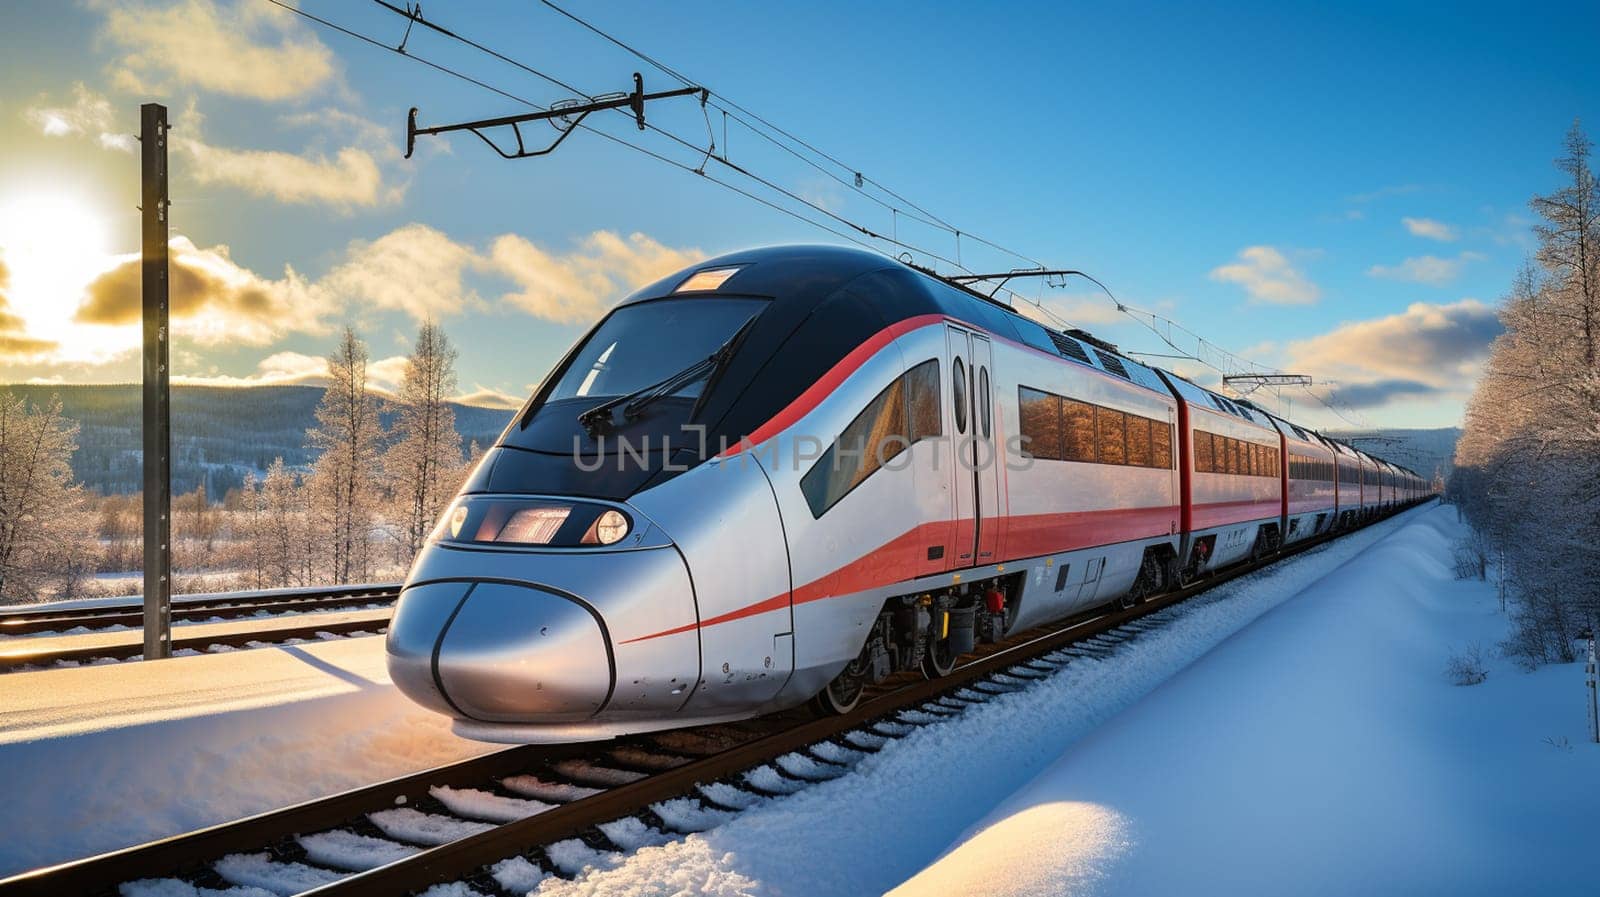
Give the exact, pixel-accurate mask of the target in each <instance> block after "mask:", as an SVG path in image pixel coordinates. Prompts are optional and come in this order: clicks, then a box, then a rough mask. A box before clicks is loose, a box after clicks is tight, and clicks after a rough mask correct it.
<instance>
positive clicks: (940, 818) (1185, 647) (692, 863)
mask: <svg viewBox="0 0 1600 897" xmlns="http://www.w3.org/2000/svg"><path fill="white" fill-rule="evenodd" d="M1416 513H1417V512H1412V513H1411V514H1409V515H1402V516H1401V517H1398V518H1396V519H1394V520H1390V521H1386V522H1383V523H1380V524H1377V525H1376V526H1373V527H1369V528H1367V529H1365V530H1362V531H1359V532H1356V533H1353V534H1351V535H1349V536H1347V537H1345V538H1343V539H1340V540H1337V541H1335V542H1332V543H1329V544H1328V545H1325V546H1322V547H1320V548H1318V549H1315V550H1313V551H1311V552H1308V553H1306V554H1303V555H1300V556H1299V557H1296V558H1293V559H1291V560H1289V561H1286V562H1284V563H1282V564H1277V565H1274V566H1273V567H1270V568H1268V569H1266V570H1263V571H1260V572H1258V573H1256V574H1253V575H1251V576H1249V577H1246V578H1243V579H1239V580H1235V581H1233V582H1231V583H1228V584H1226V585H1224V586H1221V587H1219V588H1217V589H1214V590H1212V591H1211V592H1209V593H1207V594H1206V595H1205V596H1202V597H1200V598H1197V599H1194V600H1192V601H1190V602H1186V603H1185V604H1184V605H1182V606H1180V607H1178V608H1174V609H1172V610H1169V611H1164V612H1162V618H1163V619H1165V620H1167V624H1166V625H1164V626H1161V627H1159V628H1157V629H1153V630H1152V631H1150V632H1147V633H1145V634H1143V635H1141V636H1140V637H1139V638H1138V639H1136V640H1134V641H1132V642H1129V643H1127V644H1125V645H1121V646H1119V647H1117V648H1116V650H1115V654H1114V656H1112V657H1110V658H1109V659H1105V660H1100V659H1094V658H1080V659H1073V660H1071V662H1070V663H1069V664H1068V665H1067V666H1066V667H1065V668H1063V669H1062V670H1061V671H1060V672H1059V673H1057V674H1056V675H1054V676H1052V677H1051V678H1049V679H1048V680H1045V681H1042V682H1038V683H1027V684H1026V687H1025V688H1022V689H1021V690H1019V691H1017V692H1016V693H1012V694H1005V695H1001V696H998V697H986V700H985V702H984V703H982V704H979V705H974V706H970V707H967V708H966V709H965V710H963V711H962V712H961V714H960V715H959V716H957V717H955V718H954V719H951V720H946V721H942V722H938V723H933V724H930V725H927V726H925V727H921V728H916V727H912V726H908V725H902V726H898V727H889V726H883V727H880V728H881V729H882V731H885V732H889V731H904V732H905V733H906V734H905V736H904V737H903V738H900V739H898V740H891V739H888V738H885V737H883V736H871V735H865V736H863V735H852V736H849V737H848V738H847V739H845V740H846V741H847V742H848V743H853V744H856V745H859V746H863V747H865V748H868V749H871V748H877V747H881V748H882V749H881V750H880V751H879V752H878V753H876V754H867V755H864V756H861V757H860V759H859V761H858V762H856V765H855V767H854V769H853V770H852V771H850V772H848V773H846V774H844V775H841V776H839V777H837V778H835V779H833V780H831V781H827V782H822V783H819V784H815V785H807V786H805V787H804V788H802V789H801V790H799V791H798V792H796V793H794V794H791V795H788V796H784V797H778V798H771V799H767V798H760V797H757V796H755V795H752V794H750V793H749V792H747V791H740V790H739V789H736V788H733V787H731V786H729V785H727V784H721V783H718V784H711V785H705V786H702V787H701V791H702V792H703V793H704V794H706V796H707V797H709V798H710V799H712V800H714V801H715V802H716V803H718V804H721V805H724V806H732V807H748V809H746V810H745V811H744V812H741V813H739V814H738V815H737V816H735V817H734V818H733V819H732V820H730V821H729V822H727V823H726V824H724V825H721V826H718V827H716V828H712V829H709V830H707V831H704V832H702V833H700V834H694V835H688V836H684V837H679V838H675V839H674V840H672V841H669V842H667V843H665V844H662V845H659V846H653V847H645V848H643V849H641V850H639V851H637V852H635V853H633V854H631V855H629V856H627V857H625V858H621V859H620V860H614V859H612V858H611V857H609V856H607V855H604V854H598V855H597V854H595V852H593V851H589V855H588V856H582V855H566V856H563V857H561V858H559V859H558V857H557V856H556V855H555V853H554V852H553V851H552V853H551V860H552V862H555V863H556V864H557V866H559V867H560V868H561V869H562V871H564V872H566V873H567V874H569V875H572V874H574V873H575V872H576V877H575V878H571V879H549V880H546V881H544V882H543V883H541V884H540V886H539V889H538V890H537V892H536V893H537V894H538V895H539V897H568V895H590V894H592V895H608V894H618V893H620V894H628V895H640V897H643V895H663V897H665V895H675V894H681V893H693V894H696V895H710V897H719V895H728V897H732V895H741V897H743V895H753V894H756V895H804V897H831V895H841V897H843V895H850V897H854V895H860V894H871V893H883V892H884V891H887V890H889V889H890V888H893V887H895V886H896V885H898V884H900V883H901V882H903V881H905V880H906V879H907V878H910V877H911V876H912V875H914V874H916V873H917V872H918V871H919V870H920V869H922V868H923V867H924V866H926V865H927V864H928V863H930V862H931V861H933V860H935V859H936V858H938V856H939V855H940V854H941V853H943V852H944V851H945V849H946V848H948V847H949V846H950V845H951V843H952V842H953V841H955V840H956V839H957V838H958V837H959V836H961V835H962V833H963V832H965V831H966V830H967V828H968V827H969V826H971V825H972V824H973V823H974V822H976V821H978V820H979V819H981V818H983V817H984V816H985V815H987V814H988V813H989V812H990V811H991V810H992V809H994V807H995V806H996V805H997V804H999V803H1000V802H1001V801H1003V800H1005V799H1006V797H1007V796H1008V795H1010V794H1011V793H1012V792H1013V791H1015V790H1016V789H1017V788H1018V787H1020V786H1022V785H1024V784H1026V783H1027V782H1028V781H1029V780H1030V779H1032V778H1033V777H1034V776H1035V775H1037V774H1038V773H1039V772H1041V771H1042V770H1044V769H1045V768H1047V767H1048V766H1049V765H1050V764H1051V762H1052V761H1054V760H1055V759H1056V758H1057V757H1059V756H1061V754H1062V753H1063V751H1065V750H1067V749H1068V748H1069V747H1070V746H1071V745H1072V744H1073V743H1075V742H1077V741H1079V740H1080V739H1082V738H1084V736H1086V735H1087V734H1089V733H1090V732H1092V731H1094V730H1095V729H1096V728H1097V727H1099V726H1101V725H1103V724H1104V723H1105V722H1106V721H1107V720H1110V719H1112V718H1114V717H1115V716H1116V715H1117V714H1118V713H1119V712H1121V711H1123V710H1125V709H1127V708H1129V707H1131V706H1133V705H1134V704H1136V703H1137V702H1138V701H1139V700H1140V699H1141V698H1143V697H1144V696H1145V695H1148V694H1149V693H1151V692H1152V691H1154V690H1155V689H1156V688H1157V687H1158V686H1160V685H1161V684H1162V683H1163V682H1165V681H1167V680H1168V679H1170V678H1172V677H1173V676H1174V675H1176V674H1178V673H1179V672H1180V671H1183V670H1184V668H1185V667H1187V666H1188V665H1189V664H1191V663H1193V662H1194V661H1195V660H1196V659H1198V658H1200V657H1202V656H1204V655H1205V654H1206V653H1207V652H1209V651H1211V650H1212V649H1213V648H1216V647H1217V646H1218V645H1220V644H1223V643H1224V642H1226V641H1227V640H1228V639H1229V638H1230V637H1231V636H1233V635H1234V634H1235V633H1237V632H1238V631H1239V630H1241V629H1244V628H1245V627H1247V626H1248V625H1249V624H1250V623H1251V622H1252V621H1254V620H1256V619H1258V618H1260V617H1261V616H1262V615H1263V614H1266V613H1268V612H1269V611H1271V610H1272V609H1273V608H1274V607H1277V606H1279V605H1280V604H1283V603H1284V602H1285V601H1288V600H1289V599H1290V598H1291V597H1293V596H1294V595H1295V594H1296V593H1298V592H1300V591H1301V590H1303V589H1305V588H1306V587H1308V586H1310V585H1312V584H1313V583H1314V582H1316V581H1317V580H1318V579H1320V578H1322V577H1323V576H1324V575H1326V574H1328V573H1329V572H1331V571H1333V570H1334V569H1335V568H1337V567H1339V566H1340V565H1341V564H1344V563H1345V562H1346V561H1348V560H1349V559H1351V558H1353V557H1356V556H1357V555H1359V554H1361V553H1362V551H1363V550H1365V549H1366V548H1368V547H1369V546H1371V545H1373V544H1374V543H1375V542H1377V541H1379V540H1380V539H1382V538H1383V537H1384V536H1386V535H1389V534H1391V533H1393V532H1395V531H1396V530H1397V529H1398V528H1399V527H1400V526H1402V525H1403V524H1404V523H1405V522H1406V521H1408V520H1411V519H1414V518H1415V516H1416ZM1000 733H1004V735H1003V737H1001V734H1000ZM1163 737H1165V738H1171V733H1166V734H1165V735H1164V736H1163ZM814 749H815V750H817V751H818V753H819V755H823V756H826V755H827V754H825V753H823V752H824V751H825V750H827V751H833V752H837V753H834V756H836V757H840V758H841V759H845V758H848V757H849V756H850V755H849V754H847V753H846V752H844V751H842V750H840V749H838V748H837V747H834V748H825V747H824V746H822V745H819V746H817V747H816V748H814ZM1194 817H1195V813H1194V812H1192V811H1191V812H1187V813H1185V814H1183V818H1186V819H1194ZM1235 834H1236V835H1238V833H1235ZM1248 840H1249V839H1248V837H1241V841H1242V842H1244V843H1246V844H1247V843H1248ZM579 847H582V845H581V843H576V842H574V844H570V845H567V846H566V849H568V850H571V851H572V852H573V854H578V853H579V852H578V850H577V848H579ZM584 850H587V848H584ZM586 861H587V862H586ZM585 866H588V867H591V868H588V869H587V871H583V870H584V867H585ZM1175 890H1176V889H1168V891H1167V892H1168V893H1170V892H1174V891H1175ZM1185 890H1187V889H1185ZM1286 890H1288V891H1290V892H1293V891H1294V890H1295V889H1294V888H1288V889H1286ZM967 892H968V893H987V890H986V889H985V888H982V887H979V888H976V889H969V890H968V891H967ZM1255 892H1256V891H1254V890H1251V889H1246V890H1245V891H1242V892H1241V893H1255ZM1156 893H1160V891H1157V892H1156Z"/></svg>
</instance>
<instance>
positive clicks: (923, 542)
mask: <svg viewBox="0 0 1600 897" xmlns="http://www.w3.org/2000/svg"><path fill="white" fill-rule="evenodd" d="M1177 513H1178V507H1177V506H1176V505H1171V506H1167V507H1157V508H1114V509H1111V510H1105V511H1071V512H1067V513H1061V514H1025V515H1016V516H1012V517H1010V518H1007V519H1008V523H1009V527H1010V528H1009V530H1008V532H1007V545H1006V547H1007V552H1006V557H1005V558H1003V559H1002V560H1000V561H999V563H1006V562H1008V561H1012V560H1017V559H1019V558H1028V557H1038V556H1040V555H1045V554H1055V553H1058V552H1063V551H1075V550H1078V549H1081V548H1090V547H1093V546H1096V545H1109V544H1113V543H1116V542H1128V541H1132V540H1134V539H1148V538H1153V537H1155V536H1165V535H1169V534H1170V533H1171V532H1172V531H1173V529H1174V528H1175V527H1176V525H1177V518H1176V515H1177ZM967 525H968V526H969V527H970V525H971V523H970V521H968V522H967ZM954 526H956V524H955V523H953V522H950V521H939V522H937V523H924V524H922V525H920V526H917V527H915V528H913V529H911V530H909V531H907V532H904V533H902V534H900V535H899V536H896V537H895V538H893V539H891V540H889V541H888V542H885V543H884V544H882V545H880V546H878V547H877V548H875V549H873V550H872V551H869V552H867V553H866V554H864V555H862V556H861V557H859V558H856V559H855V560H853V561H851V562H850V563H848V564H845V565H844V566H843V567H840V568H839V569H837V570H834V571H832V572H831V573H828V574H825V575H823V576H821V577H818V578H817V579H814V580H812V581H810V582H808V583H805V584H804V585H801V586H798V587H796V588H795V590H794V597H793V603H794V604H797V605H798V604H807V603H809V602H812V601H821V600H823V599H825V598H833V597H836V596H839V595H854V594H856V593H858V592H864V591H867V590H869V589H874V588H878V587H880V586H887V585H893V584H894V583H897V582H904V581H906V580H910V579H915V578H916V576H917V572H916V571H917V569H918V565H919V564H920V563H921V562H922V561H923V560H924V559H926V558H927V552H928V548H929V546H934V545H944V544H946V540H947V539H948V538H949V535H950V529H951V528H952V527H954ZM969 531H970V529H969ZM789 604H790V601H789V596H788V595H774V596H773V597H771V598H767V599H765V600H763V601H758V602H756V603H754V604H749V605H746V606H744V607H741V608H738V609H736V610H732V611H729V612H727V613H725V614H719V615H717V616H715V617H710V618H708V619H707V620H706V621H705V622H704V623H702V624H700V625H701V626H715V625H716V624H718V623H727V622H729V621H732V620H742V619H744V618H745V617H753V616H755V615H757V614H764V613H769V612H771V611H776V610H782V609H783V608H785V607H788V606H789ZM694 628H695V624H693V623H687V624H684V625H682V626H675V627H673V628H671V629H663V630H662V631H660V632H653V633H650V634H649V635H641V636H639V637H637V638H631V639H628V640H626V641H624V642H623V643H622V644H624V645H627V644H632V643H633V642H642V641H646V640H649V639H653V638H661V637H663V636H668V635H677V634H679V633H683V632H689V631H691V630H693V629H694Z"/></svg>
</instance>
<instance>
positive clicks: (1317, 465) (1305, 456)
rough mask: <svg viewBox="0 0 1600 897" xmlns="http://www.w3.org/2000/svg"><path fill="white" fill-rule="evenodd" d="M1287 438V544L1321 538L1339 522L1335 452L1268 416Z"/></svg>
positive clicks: (1285, 478)
mask: <svg viewBox="0 0 1600 897" xmlns="http://www.w3.org/2000/svg"><path fill="white" fill-rule="evenodd" d="M1267 417H1268V419H1270V420H1271V421H1272V424H1273V426H1275V427H1277V428H1278V432H1279V433H1280V434H1282V437H1283V453H1284V457H1285V458H1287V459H1288V463H1286V464H1284V465H1283V484H1282V487H1281V488H1282V489H1283V524H1282V526H1283V541H1284V544H1286V545H1287V544H1289V543H1291V542H1298V541H1300V540H1301V539H1306V538H1310V537H1311V536H1316V535H1321V534H1322V533H1324V532H1327V531H1328V530H1330V529H1332V528H1333V525H1334V521H1335V520H1336V519H1337V508H1338V494H1337V492H1338V490H1337V488H1336V485H1335V480H1334V470H1333V468H1334V459H1335V455H1334V451H1333V449H1331V448H1329V447H1328V444H1327V443H1325V442H1323V441H1322V440H1321V439H1320V438H1319V437H1317V436H1316V435H1315V434H1314V433H1312V432H1311V431H1309V430H1306V429H1303V428H1301V427H1299V426H1296V425H1295V424H1292V423H1290V422H1289V421H1286V420H1284V419H1282V418H1280V417H1277V416H1275V415H1270V414H1269V415H1267Z"/></svg>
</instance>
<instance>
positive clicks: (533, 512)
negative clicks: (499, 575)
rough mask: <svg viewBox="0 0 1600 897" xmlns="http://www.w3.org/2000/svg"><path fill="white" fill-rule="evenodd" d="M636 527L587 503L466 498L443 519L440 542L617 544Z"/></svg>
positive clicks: (561, 545)
mask: <svg viewBox="0 0 1600 897" xmlns="http://www.w3.org/2000/svg"><path fill="white" fill-rule="evenodd" d="M632 528H633V521H631V520H630V519H629V518H628V515H627V514H624V513H623V512H621V511H619V510H617V509H615V508H608V507H605V506H603V505H598V504H593V503H590V502H583V501H575V502H568V501H558V500H551V499H541V498H523V497H521V496H510V495H503V496H502V495H464V496H462V497H460V498H458V499H456V501H455V503H454V504H452V505H451V506H450V507H449V508H448V509H447V510H446V511H445V513H444V514H443V515H442V516H441V517H440V519H439V523H438V525H437V526H436V527H435V528H434V531H433V537H432V538H433V540H434V541H436V542H454V543H458V544H476V545H539V546H549V547H552V548H576V547H579V546H584V545H613V544H615V543H617V542H619V541H621V540H622V539H623V538H624V537H626V536H627V535H628V532H629V531H630V530H631V529H632Z"/></svg>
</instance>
